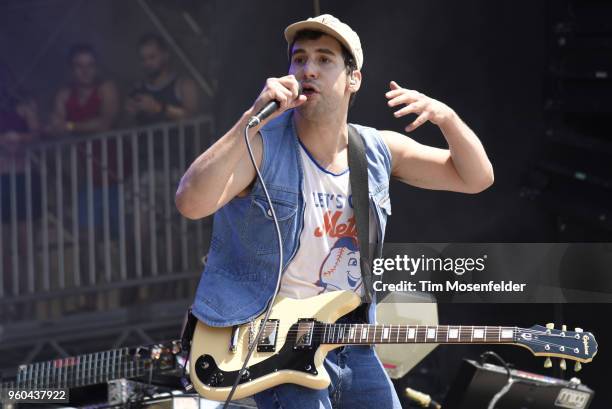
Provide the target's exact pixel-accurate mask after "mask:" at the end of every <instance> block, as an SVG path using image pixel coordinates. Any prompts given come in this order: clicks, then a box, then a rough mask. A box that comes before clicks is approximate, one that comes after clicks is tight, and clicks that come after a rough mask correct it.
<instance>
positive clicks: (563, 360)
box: [559, 359, 567, 371]
mask: <svg viewBox="0 0 612 409" xmlns="http://www.w3.org/2000/svg"><path fill="white" fill-rule="evenodd" d="M559 367H560V368H561V369H562V370H564V371H565V370H566V369H567V363H566V362H565V359H562V360H561V362H559Z"/></svg>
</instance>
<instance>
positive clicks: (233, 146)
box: [176, 15, 493, 409]
mask: <svg viewBox="0 0 612 409" xmlns="http://www.w3.org/2000/svg"><path fill="white" fill-rule="evenodd" d="M285 38H286V39H287V43H288V55H289V75H287V76H283V77H280V78H268V80H267V81H266V84H265V87H264V89H263V91H262V92H261V94H260V95H259V97H258V98H257V99H256V100H255V103H254V104H253V106H252V107H250V108H249V109H248V110H247V111H246V112H245V113H244V114H243V115H242V117H241V118H240V119H239V120H238V122H236V124H235V125H234V126H233V128H232V129H230V130H229V131H228V132H227V133H226V134H225V135H223V137H221V138H220V139H219V140H218V141H217V142H216V143H215V144H214V145H212V146H211V147H210V148H209V149H208V150H206V151H205V152H204V153H202V154H201V155H200V156H199V157H198V158H197V159H196V160H195V161H194V162H193V163H192V164H191V166H190V167H189V169H188V170H187V172H186V173H185V175H184V176H183V178H182V180H181V183H180V185H179V188H178V191H177V193H176V205H177V207H178V209H179V211H180V212H181V213H182V214H183V215H184V216H185V217H188V218H190V219H199V218H202V217H205V216H208V215H210V214H213V213H215V216H214V227H213V232H212V238H211V244H210V252H209V254H208V261H207V264H206V267H205V270H204V272H203V274H202V278H201V280H200V284H199V286H198V289H197V293H196V297H195V301H194V305H193V312H194V314H195V315H196V316H197V318H198V319H200V320H201V321H203V322H204V323H206V324H208V325H211V326H232V325H236V324H241V323H244V322H247V321H249V320H252V319H253V318H255V317H257V316H258V315H260V314H261V313H262V312H263V311H264V310H265V308H266V305H267V303H268V302H269V300H270V299H271V297H272V296H273V293H274V289H275V286H276V282H277V277H276V272H277V266H276V264H277V262H278V250H277V242H276V231H275V228H274V224H273V222H272V216H271V212H270V211H269V209H268V204H267V201H266V199H265V195H264V193H263V190H262V187H261V184H260V183H259V181H257V179H256V173H255V170H254V168H253V166H252V164H251V162H250V160H249V157H248V152H247V148H246V146H245V144H244V140H243V130H244V128H245V126H246V124H247V122H248V120H249V118H251V117H252V116H253V115H254V114H256V113H257V112H258V111H259V110H260V109H261V108H262V107H264V106H265V105H266V104H267V103H268V102H269V101H271V100H276V101H278V102H279V103H280V108H279V109H278V111H277V112H276V113H275V114H274V115H272V116H271V117H270V118H269V119H267V120H265V121H263V122H262V123H261V124H260V125H258V126H256V127H254V128H251V130H250V132H249V138H250V140H251V143H252V146H253V149H254V154H255V159H256V162H257V164H258V166H259V168H260V170H261V173H262V175H263V179H264V181H265V183H266V186H267V188H268V191H269V193H270V196H271V199H272V202H273V205H274V210H275V212H276V216H277V218H278V220H279V224H280V230H281V235H282V239H283V252H284V254H285V255H286V256H285V258H284V260H283V262H284V264H283V274H282V278H281V288H280V294H282V295H284V296H287V297H292V298H304V297H310V296H313V295H317V294H320V293H322V292H326V291H335V290H352V291H355V292H356V293H357V294H359V295H362V296H363V294H364V292H365V291H367V289H365V288H364V283H363V281H362V277H361V271H360V268H359V262H358V260H359V247H358V245H357V230H356V227H355V218H354V214H353V205H352V200H351V199H352V197H351V189H350V183H349V169H348V156H347V146H348V125H347V113H348V109H349V106H350V104H351V102H352V99H353V98H354V96H355V93H356V92H357V91H358V90H359V88H360V86H361V82H362V75H361V71H360V70H361V68H362V65H363V51H362V49H361V43H360V40H359V37H358V36H357V34H356V33H355V32H354V31H353V30H352V29H351V28H350V27H349V26H348V25H346V24H344V23H342V22H340V21H339V20H338V19H336V18H335V17H333V16H331V15H322V16H319V17H316V18H310V19H308V20H306V21H301V22H298V23H295V24H292V25H290V26H289V27H287V28H286V29H285ZM300 84H301V86H302V89H303V92H302V94H301V95H299V85H300ZM383 97H384V98H385V99H386V102H387V104H388V106H389V107H394V108H395V112H394V116H395V117H396V118H401V117H403V116H405V115H408V114H410V113H413V114H416V115H417V118H416V120H415V121H414V122H412V123H411V124H410V125H408V126H407V127H406V132H411V131H413V130H414V129H416V128H418V127H419V126H421V125H422V124H423V123H425V122H426V121H430V122H432V123H434V124H435V125H437V126H438V127H439V128H440V131H441V132H442V134H443V135H444V137H445V138H446V141H447V143H448V149H438V148H433V147H430V146H424V145H421V144H419V143H418V142H416V141H414V140H413V139H411V138H409V137H407V136H406V135H403V134H400V133H397V132H393V131H383V130H376V129H374V128H370V127H366V126H361V125H354V127H355V129H356V130H357V131H358V133H359V134H360V136H361V137H362V139H363V141H364V145H365V148H366V156H367V166H368V186H369V187H368V188H369V195H370V232H369V233H370V241H371V242H373V243H378V245H381V244H382V241H383V238H384V233H385V226H386V222H387V216H388V215H389V214H391V202H390V200H389V179H390V178H391V177H395V178H397V179H399V180H400V181H402V182H404V183H408V184H410V185H413V186H418V187H421V188H427V189H438V190H450V191H455V192H464V193H478V192H481V191H482V190H484V189H486V188H487V187H489V186H490V185H491V184H492V183H493V169H492V166H491V163H490V162H489V159H488V158H487V155H486V153H485V150H484V148H483V146H482V144H481V143H480V141H479V140H478V137H477V136H476V135H475V134H474V132H473V131H472V130H471V129H470V128H469V127H468V126H467V125H466V124H465V123H463V121H462V120H461V119H460V118H459V116H458V115H457V114H456V113H455V112H454V111H453V110H452V109H451V108H450V107H448V106H447V105H445V104H444V103H442V102H440V101H437V100H435V99H433V98H430V97H428V96H426V95H423V94H421V93H419V92H417V91H415V90H410V89H406V88H402V87H401V86H400V85H398V83H396V82H395V81H391V82H390V89H389V91H388V92H386V93H385V94H384V96H383V95H381V100H384V99H383ZM349 319H350V320H351V321H355V320H357V321H359V320H362V321H363V322H366V321H367V320H368V319H372V316H370V317H368V316H367V314H359V313H354V314H352V316H351V317H349ZM325 368H326V369H327V371H328V373H329V375H330V377H331V380H332V383H331V385H330V386H329V388H328V389H326V390H314V389H309V388H305V387H302V386H297V385H293V384H283V385H280V386H277V387H274V388H271V389H268V390H266V391H263V392H260V393H258V394H257V395H255V400H256V402H257V405H258V407H259V408H296V409H308V408H332V407H334V408H351V409H353V408H381V409H382V408H401V406H400V403H399V399H398V397H397V394H396V393H395V390H394V388H393V385H392V383H391V381H390V379H389V377H388V376H387V374H386V372H385V370H384V369H383V367H382V365H381V363H380V360H379V359H378V358H377V356H376V354H375V352H374V349H373V348H371V347H368V346H345V347H342V348H338V349H335V350H333V351H332V352H330V353H329V354H328V355H327V358H326V359H325Z"/></svg>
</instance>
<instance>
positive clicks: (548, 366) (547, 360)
mask: <svg viewBox="0 0 612 409" xmlns="http://www.w3.org/2000/svg"><path fill="white" fill-rule="evenodd" d="M544 368H552V361H551V360H550V358H546V360H545V361H544Z"/></svg>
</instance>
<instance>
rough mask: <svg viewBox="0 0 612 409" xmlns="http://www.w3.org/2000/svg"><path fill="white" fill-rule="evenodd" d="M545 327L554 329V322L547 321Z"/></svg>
mask: <svg viewBox="0 0 612 409" xmlns="http://www.w3.org/2000/svg"><path fill="white" fill-rule="evenodd" d="M546 328H548V329H555V324H554V323H553V322H549V323H548V324H546Z"/></svg>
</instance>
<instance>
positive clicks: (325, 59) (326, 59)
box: [321, 57, 331, 63]
mask: <svg viewBox="0 0 612 409" xmlns="http://www.w3.org/2000/svg"><path fill="white" fill-rule="evenodd" d="M330 61H331V60H330V59H329V58H327V57H321V62H322V63H328V62H330Z"/></svg>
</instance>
